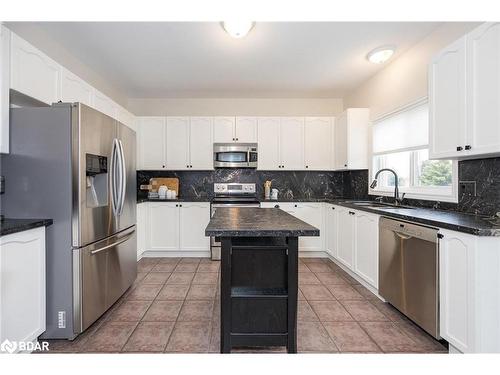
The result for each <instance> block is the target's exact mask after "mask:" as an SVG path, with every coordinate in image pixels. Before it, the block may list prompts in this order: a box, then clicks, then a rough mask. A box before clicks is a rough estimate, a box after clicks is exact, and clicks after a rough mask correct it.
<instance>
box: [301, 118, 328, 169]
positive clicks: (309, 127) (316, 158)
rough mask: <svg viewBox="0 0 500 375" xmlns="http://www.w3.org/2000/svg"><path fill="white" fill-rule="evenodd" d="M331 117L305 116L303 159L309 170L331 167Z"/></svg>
mask: <svg viewBox="0 0 500 375" xmlns="http://www.w3.org/2000/svg"><path fill="white" fill-rule="evenodd" d="M332 121H333V119H332V118H330V117H306V118H305V124H304V160H305V167H306V169H309V170H316V171H321V170H329V169H332V163H331V161H332V141H333V129H332Z"/></svg>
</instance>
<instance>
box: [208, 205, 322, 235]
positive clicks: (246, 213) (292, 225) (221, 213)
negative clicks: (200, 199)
mask: <svg viewBox="0 0 500 375" xmlns="http://www.w3.org/2000/svg"><path fill="white" fill-rule="evenodd" d="M205 235H206V236H221V237H298V236H319V229H318V228H316V227H313V226H312V225H309V224H307V223H306V222H304V221H302V220H299V219H297V218H296V217H294V216H292V215H290V214H288V213H286V212H285V211H283V210H278V209H275V208H250V207H248V208H247V207H245V208H238V207H228V208H226V207H224V208H219V209H217V211H216V212H215V214H214V216H212V218H211V219H210V222H209V223H208V226H207V228H206V229H205Z"/></svg>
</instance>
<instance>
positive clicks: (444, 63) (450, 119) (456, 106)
mask: <svg viewBox="0 0 500 375" xmlns="http://www.w3.org/2000/svg"><path fill="white" fill-rule="evenodd" d="M465 68H466V37H463V38H461V39H459V40H457V41H456V42H455V43H453V44H451V45H449V46H448V47H446V48H445V49H444V50H443V51H441V52H440V53H439V54H438V55H436V56H435V57H434V58H433V59H432V61H431V63H430V67H429V111H430V117H429V122H430V129H429V137H430V150H429V156H430V158H447V157H452V156H455V155H457V153H460V152H461V151H463V149H464V147H465V143H466V140H465V137H466V110H467V106H466V72H465Z"/></svg>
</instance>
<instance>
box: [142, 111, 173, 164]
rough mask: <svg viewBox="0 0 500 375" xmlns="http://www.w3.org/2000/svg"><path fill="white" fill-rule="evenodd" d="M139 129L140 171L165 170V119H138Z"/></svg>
mask: <svg viewBox="0 0 500 375" xmlns="http://www.w3.org/2000/svg"><path fill="white" fill-rule="evenodd" d="M138 127H139V129H138V130H139V138H138V141H139V152H138V155H139V163H138V164H139V165H140V166H141V167H140V168H141V169H152V170H158V169H164V168H165V143H166V138H165V118H164V117H140V118H139V119H138Z"/></svg>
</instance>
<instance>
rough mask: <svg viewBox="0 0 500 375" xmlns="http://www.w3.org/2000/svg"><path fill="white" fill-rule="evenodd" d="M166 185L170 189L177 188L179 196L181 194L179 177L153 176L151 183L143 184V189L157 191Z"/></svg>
mask: <svg viewBox="0 0 500 375" xmlns="http://www.w3.org/2000/svg"><path fill="white" fill-rule="evenodd" d="M162 185H165V186H166V187H167V188H168V190H175V192H176V194H177V197H178V196H179V179H178V178H176V177H153V178H150V179H149V185H141V190H149V191H150V192H152V193H157V192H158V188H159V187H160V186H162Z"/></svg>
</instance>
